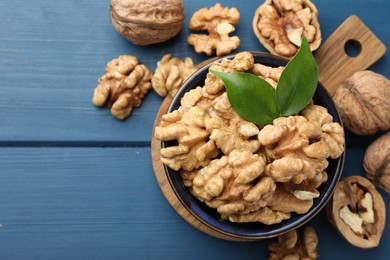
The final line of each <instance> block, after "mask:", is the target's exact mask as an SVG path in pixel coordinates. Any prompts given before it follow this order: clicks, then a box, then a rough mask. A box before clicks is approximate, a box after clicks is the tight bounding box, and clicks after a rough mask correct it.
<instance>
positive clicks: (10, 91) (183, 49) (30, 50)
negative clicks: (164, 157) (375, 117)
mask: <svg viewBox="0 0 390 260" xmlns="http://www.w3.org/2000/svg"><path fill="white" fill-rule="evenodd" d="M219 2H220V3H221V4H222V5H224V6H229V7H233V6H235V7H237V8H238V10H239V11H240V14H241V19H240V23H239V24H238V25H237V27H236V30H235V32H233V33H232V35H237V36H239V37H240V39H241V45H240V47H239V48H238V49H237V51H244V50H249V51H266V50H265V49H264V48H263V47H262V46H261V45H260V43H259V42H258V40H257V38H256V37H255V36H254V34H253V32H252V27H251V21H252V18H253V13H254V11H255V9H256V8H257V6H259V5H260V4H261V3H260V2H259V1H257V0H248V1H231V0H221V1H219ZM313 2H314V3H315V4H316V6H317V8H318V10H319V21H320V24H321V31H322V35H323V41H324V42H325V40H326V39H327V38H328V37H329V36H330V35H331V34H332V33H333V32H334V31H335V29H336V28H337V27H338V26H339V25H340V24H341V23H342V22H343V21H344V20H345V19H346V18H347V17H349V16H350V15H351V14H356V15H357V16H358V17H360V18H361V20H362V21H364V23H365V24H366V25H367V26H368V27H369V28H370V29H371V30H372V32H373V33H374V34H375V35H376V36H378V38H380V39H381V41H382V42H383V43H384V44H385V45H386V46H390V34H389V28H390V16H389V15H388V10H390V1H385V0H371V1H365V0H343V1H337V0H323V1H320V0H313ZM215 3H216V2H215V1H195V0H184V5H185V17H186V18H185V21H184V22H183V28H182V31H181V32H180V34H179V35H178V36H177V37H175V38H174V39H172V40H171V41H168V42H166V43H162V44H157V45H151V46H143V47H141V46H136V45H133V44H131V43H130V42H128V41H126V40H125V39H124V38H123V37H121V36H120V35H119V34H118V33H117V32H116V31H115V29H114V28H113V27H112V25H111V23H110V20H109V16H108V11H109V1H108V0H103V1H96V0H57V1H52V0H29V1H26V0H13V1H0V17H1V21H2V22H1V23H0V91H1V95H0V165H1V171H0V180H1V181H0V259H5V260H9V259H11V260H13V259H17V260H19V259H29V260H30V259H39V260H42V259H199V258H201V259H265V258H266V257H267V255H268V252H267V249H266V245H267V244H268V243H269V242H270V240H264V241H259V242H250V243H238V242H233V241H227V240H222V239H217V238H214V237H212V236H210V235H207V234H206V233H204V232H201V231H199V230H198V229H196V228H193V227H192V226H191V225H189V224H188V223H187V222H186V221H184V220H183V219H182V218H181V217H180V215H179V214H177V213H176V212H175V210H174V209H173V208H172V207H171V206H170V204H169V203H168V201H167V200H166V198H165V197H164V195H163V194H162V193H161V190H160V187H159V185H158V182H157V181H156V176H155V175H154V171H153V167H152V160H151V155H150V153H151V149H150V141H151V140H150V137H151V134H152V128H153V123H154V120H155V118H156V114H157V111H158V110H159V108H160V106H161V103H162V101H163V98H161V97H159V96H158V95H157V94H155V93H153V92H150V93H149V94H148V95H147V97H146V99H145V100H144V102H143V104H142V106H141V107H140V108H138V109H136V110H134V113H133V115H132V117H131V118H129V119H128V120H125V121H123V122H122V121H118V120H116V119H115V118H113V117H112V116H111V115H110V112H109V111H108V109H106V108H96V107H94V106H93V105H92V103H91V97H92V91H93V89H94V87H95V85H96V83H97V79H98V77H99V76H101V75H102V74H103V73H104V66H105V64H106V63H107V62H108V61H109V60H111V59H113V58H115V57H117V56H119V55H120V54H129V55H136V56H138V57H139V58H140V60H141V62H142V63H144V64H145V65H147V66H148V67H149V68H150V69H151V70H152V71H154V70H155V68H156V63H157V61H158V60H159V59H160V58H161V57H162V56H163V55H164V54H166V53H171V54H172V55H174V56H177V57H181V58H184V57H191V58H192V59H193V60H194V63H196V64H197V63H200V62H202V61H204V60H206V59H208V58H209V57H208V56H206V55H202V54H197V53H195V52H194V50H193V48H192V47H191V46H189V45H188V44H187V43H186V41H185V40H186V38H187V36H188V35H189V34H190V33H192V31H190V30H189V28H188V21H189V19H190V17H191V15H192V13H193V12H195V11H196V10H198V9H200V8H202V7H210V6H212V5H214V4H215ZM389 67H390V59H389V53H388V52H387V53H386V54H385V55H384V57H382V58H381V59H380V60H379V61H377V62H376V63H375V64H373V65H372V66H370V68H369V69H372V70H373V71H375V72H377V73H381V74H383V75H385V76H387V77H388V78H390V70H389V69H388V68H389ZM379 135H380V133H378V134H377V135H376V136H370V137H357V136H355V135H353V134H351V133H349V132H347V136H346V137H347V147H348V151H347V153H346V161H345V164H346V167H345V172H344V175H352V174H357V175H363V174H364V171H363V168H362V160H363V155H364V151H365V148H366V147H367V145H368V144H369V143H371V142H372V141H373V140H374V139H375V138H376V137H377V136H379ZM381 194H382V195H383V197H384V199H385V201H386V202H387V203H390V201H389V195H388V194H385V193H381ZM387 220H388V221H390V219H389V217H387ZM309 224H310V225H313V226H314V227H315V228H316V230H317V232H318V234H319V237H320V244H319V253H320V256H321V259H340V258H353V259H357V260H359V259H368V258H375V259H388V258H389V255H390V249H389V248H388V247H387V246H386V245H388V244H389V243H390V233H389V230H388V229H385V233H384V236H383V238H382V242H381V245H383V246H380V247H378V248H375V249H372V250H364V251H363V250H360V249H358V248H355V247H353V246H351V245H349V244H348V243H347V242H345V241H344V240H342V239H341V237H340V236H339V235H338V234H337V233H336V232H335V230H334V229H333V228H332V227H331V225H330V224H329V223H328V222H327V220H326V218H325V215H324V214H320V215H319V216H318V217H316V218H315V219H313V220H312V221H311V222H310V223H309Z"/></svg>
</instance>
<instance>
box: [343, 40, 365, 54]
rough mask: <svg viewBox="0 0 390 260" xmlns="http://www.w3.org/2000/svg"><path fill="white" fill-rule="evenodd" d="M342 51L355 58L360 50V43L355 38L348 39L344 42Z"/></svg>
mask: <svg viewBox="0 0 390 260" xmlns="http://www.w3.org/2000/svg"><path fill="white" fill-rule="evenodd" d="M344 51H345V54H347V55H348V57H350V58H356V57H357V56H359V54H360V53H361V52H362V44H361V43H360V42H359V41H357V40H355V39H350V40H348V41H346V42H345V44H344Z"/></svg>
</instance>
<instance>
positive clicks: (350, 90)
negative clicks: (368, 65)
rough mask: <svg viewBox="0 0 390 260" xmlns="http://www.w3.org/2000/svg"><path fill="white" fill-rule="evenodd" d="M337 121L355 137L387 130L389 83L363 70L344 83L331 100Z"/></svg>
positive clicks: (389, 116)
mask: <svg viewBox="0 0 390 260" xmlns="http://www.w3.org/2000/svg"><path fill="white" fill-rule="evenodd" d="M333 99H334V101H335V103H336V106H337V107H338V109H339V112H340V116H341V119H342V120H343V123H344V125H345V127H346V128H348V130H350V131H351V132H353V133H355V134H356V135H371V134H374V133H376V132H377V131H380V130H387V129H389V128H390V81H389V80H388V79H387V78H386V77H384V76H383V75H380V74H377V73H375V72H372V71H369V70H365V71H358V72H356V73H354V74H353V75H352V76H351V77H349V78H348V79H346V80H345V81H344V82H343V83H342V84H341V86H340V87H339V88H338V89H337V91H336V93H335V94H334V96H333Z"/></svg>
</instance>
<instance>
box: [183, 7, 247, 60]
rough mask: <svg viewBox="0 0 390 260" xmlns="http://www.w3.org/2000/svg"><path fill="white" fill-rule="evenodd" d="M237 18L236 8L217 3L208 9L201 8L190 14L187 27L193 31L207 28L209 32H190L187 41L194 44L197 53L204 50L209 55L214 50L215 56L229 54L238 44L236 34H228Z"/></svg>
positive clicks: (238, 15) (238, 14)
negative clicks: (206, 33)
mask: <svg viewBox="0 0 390 260" xmlns="http://www.w3.org/2000/svg"><path fill="white" fill-rule="evenodd" d="M239 20H240V13H239V12H238V10H237V8H227V7H225V8H224V7H222V6H221V4H219V3H217V4H216V5H215V6H213V7H210V8H209V9H208V8H202V9H200V10H198V11H196V12H195V13H194V14H193V15H192V17H191V19H190V23H189V27H190V29H191V30H194V31H206V30H207V31H208V33H209V34H208V35H205V34H191V35H190V36H188V38H187V42H188V44H190V45H192V46H194V48H195V51H196V52H197V53H202V52H204V53H206V54H207V55H209V56H210V55H212V54H213V53H214V51H215V52H216V54H217V56H222V55H225V54H229V53H230V52H232V50H234V49H236V48H237V47H238V46H239V45H240V39H239V38H238V37H237V36H232V37H230V36H229V34H230V33H232V32H233V31H234V29H235V28H234V26H235V25H237V24H238V22H239Z"/></svg>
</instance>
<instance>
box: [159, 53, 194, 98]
mask: <svg viewBox="0 0 390 260" xmlns="http://www.w3.org/2000/svg"><path fill="white" fill-rule="evenodd" d="M195 71H196V68H195V66H194V63H193V62H192V59H191V58H190V57H187V58H186V59H185V60H184V62H183V61H182V60H181V59H180V58H177V57H172V55H171V54H166V55H164V57H163V58H162V59H161V60H160V61H159V62H158V63H157V69H156V71H155V72H154V75H153V78H152V86H153V89H154V90H155V91H156V92H157V94H159V95H160V96H163V97H165V96H166V95H168V94H169V95H170V96H172V97H173V96H174V95H175V94H176V92H177V91H178V90H179V88H180V87H181V85H182V83H183V82H184V81H185V80H186V79H187V78H188V77H189V76H190V75H191V74H192V73H194V72H195Z"/></svg>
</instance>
